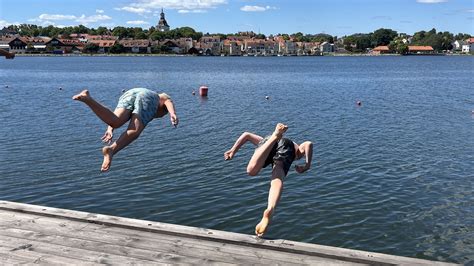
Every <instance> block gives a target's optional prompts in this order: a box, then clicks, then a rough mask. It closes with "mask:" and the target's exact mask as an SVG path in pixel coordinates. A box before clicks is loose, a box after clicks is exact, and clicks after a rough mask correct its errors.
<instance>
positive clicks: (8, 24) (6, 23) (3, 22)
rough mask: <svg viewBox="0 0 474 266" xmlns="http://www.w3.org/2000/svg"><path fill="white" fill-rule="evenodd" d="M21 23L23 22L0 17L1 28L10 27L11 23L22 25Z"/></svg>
mask: <svg viewBox="0 0 474 266" xmlns="http://www.w3.org/2000/svg"><path fill="white" fill-rule="evenodd" d="M20 24H21V23H20V22H8V21H6V20H1V19H0V28H3V27H8V26H10V25H20Z"/></svg>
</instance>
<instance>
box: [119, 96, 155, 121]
mask: <svg viewBox="0 0 474 266" xmlns="http://www.w3.org/2000/svg"><path fill="white" fill-rule="evenodd" d="M159 101H160V96H159V95H158V93H156V92H154V91H152V90H149V89H145V88H134V89H131V90H128V91H127V92H125V93H124V94H123V95H122V96H120V99H119V101H118V104H117V108H125V109H127V110H130V111H132V114H137V115H138V118H139V119H140V121H141V122H142V123H143V125H144V126H146V125H147V124H148V123H149V122H150V121H151V120H153V118H155V114H156V111H157V109H158V104H159Z"/></svg>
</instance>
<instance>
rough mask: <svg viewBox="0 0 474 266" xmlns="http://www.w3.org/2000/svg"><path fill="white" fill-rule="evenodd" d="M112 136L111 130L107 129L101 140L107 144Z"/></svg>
mask: <svg viewBox="0 0 474 266" xmlns="http://www.w3.org/2000/svg"><path fill="white" fill-rule="evenodd" d="M113 136H114V133H113V130H110V129H107V130H106V131H105V133H104V135H103V136H102V141H103V142H105V143H107V144H109V143H110V142H111V141H112V138H113Z"/></svg>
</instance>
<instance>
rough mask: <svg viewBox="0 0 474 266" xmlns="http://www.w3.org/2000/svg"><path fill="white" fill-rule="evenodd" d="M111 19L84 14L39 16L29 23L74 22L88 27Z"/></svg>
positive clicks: (99, 15) (105, 16)
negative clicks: (89, 24)
mask: <svg viewBox="0 0 474 266" xmlns="http://www.w3.org/2000/svg"><path fill="white" fill-rule="evenodd" d="M109 19H112V18H111V17H109V16H107V15H101V14H96V15H92V16H86V15H84V14H82V15H81V16H80V17H77V16H74V15H58V14H41V15H39V16H38V18H33V19H28V21H30V22H39V23H41V24H43V25H55V23H53V22H52V21H57V20H72V21H74V22H78V23H81V24H83V25H87V24H88V23H94V22H99V21H103V20H109ZM55 26H56V27H59V26H58V25H55Z"/></svg>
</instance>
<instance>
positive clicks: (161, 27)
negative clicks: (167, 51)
mask: <svg viewBox="0 0 474 266" xmlns="http://www.w3.org/2000/svg"><path fill="white" fill-rule="evenodd" d="M156 28H157V29H158V30H159V31H169V30H170V25H168V22H166V19H165V13H164V12H163V8H162V9H161V14H160V21H158V25H157V26H156Z"/></svg>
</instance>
